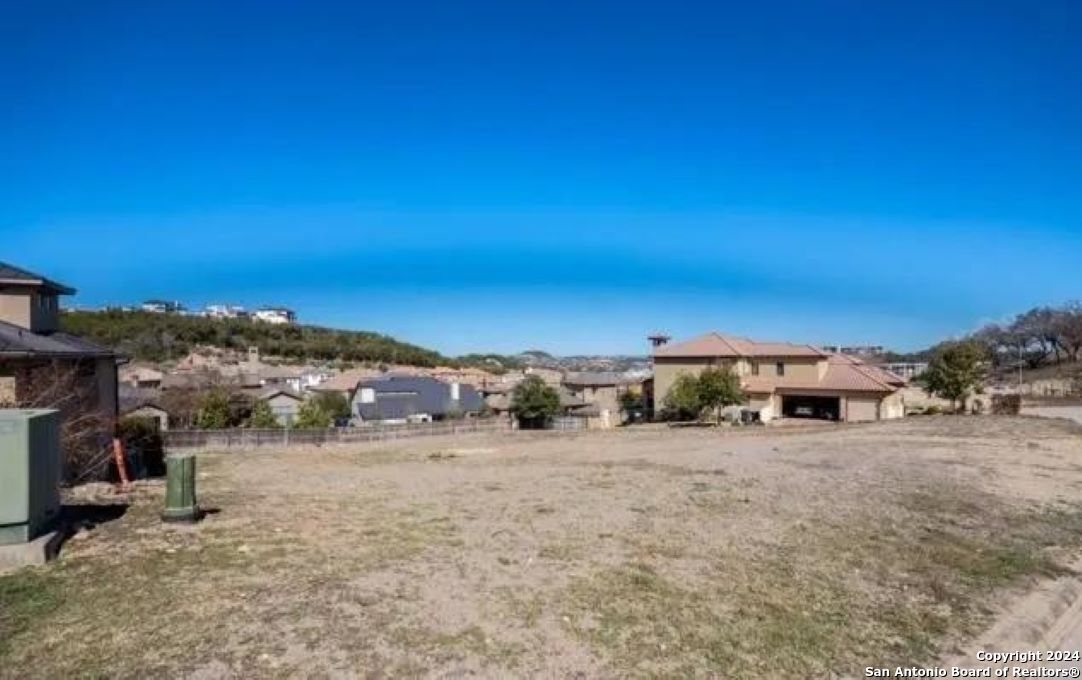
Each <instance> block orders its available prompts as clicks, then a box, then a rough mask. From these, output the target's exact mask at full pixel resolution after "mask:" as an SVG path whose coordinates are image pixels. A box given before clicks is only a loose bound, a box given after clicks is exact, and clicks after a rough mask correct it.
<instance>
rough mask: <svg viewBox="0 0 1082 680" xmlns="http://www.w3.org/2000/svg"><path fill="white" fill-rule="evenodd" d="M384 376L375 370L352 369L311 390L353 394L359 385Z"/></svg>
mask: <svg viewBox="0 0 1082 680" xmlns="http://www.w3.org/2000/svg"><path fill="white" fill-rule="evenodd" d="M381 375H383V373H381V372H380V371H378V370H376V369H374V368H351V369H349V370H347V371H342V372H341V373H339V374H338V375H335V376H331V378H330V379H329V380H327V381H326V382H323V383H320V384H319V385H316V386H314V387H312V388H310V389H311V391H313V392H352V391H353V390H355V389H357V383H359V382H361V381H362V380H369V379H371V378H376V377H379V376H381Z"/></svg>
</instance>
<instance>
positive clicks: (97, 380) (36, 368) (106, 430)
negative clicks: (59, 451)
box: [0, 262, 119, 463]
mask: <svg viewBox="0 0 1082 680" xmlns="http://www.w3.org/2000/svg"><path fill="white" fill-rule="evenodd" d="M74 292H75V291H74V290H73V289H72V288H69V287H68V286H65V285H62V284H59V283H57V282H55V281H50V280H49V279H47V278H45V277H44V276H41V275H40V274H35V273H33V272H29V271H26V270H25V269H21V268H19V267H15V266H13V265H9V264H5V263H3V262H0V407H2V406H3V405H7V406H16V407H20V408H57V409H59V410H60V411H61V412H62V413H63V415H64V446H65V448H66V449H67V451H66V455H67V457H68V461H69V463H70V462H72V461H73V460H75V459H76V458H79V457H80V456H92V455H94V452H96V451H98V450H99V449H101V448H102V447H107V446H108V444H109V441H110V440H111V438H112V436H113V433H114V430H115V427H116V417H117V363H118V360H119V357H118V356H117V354H116V352H114V351H113V350H111V349H109V348H107V347H102V346H100V345H97V344H95V343H92V342H90V341H88V340H84V339H83V338H80V337H77V336H74V335H70V334H68V333H65V332H63V331H61V330H60V304H59V297H60V296H61V295H71V294H73V293H74Z"/></svg>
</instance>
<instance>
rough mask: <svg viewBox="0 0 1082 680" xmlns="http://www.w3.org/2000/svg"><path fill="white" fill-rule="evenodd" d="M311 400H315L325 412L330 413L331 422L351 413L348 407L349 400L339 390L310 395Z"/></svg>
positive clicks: (345, 417) (346, 417)
mask: <svg viewBox="0 0 1082 680" xmlns="http://www.w3.org/2000/svg"><path fill="white" fill-rule="evenodd" d="M311 401H313V402H315V403H316V404H317V405H318V406H319V408H320V409H322V410H323V411H324V412H325V413H328V414H330V416H331V421H332V422H333V421H336V420H340V419H348V418H349V417H350V416H351V415H352V413H351V412H350V409H349V400H348V399H346V397H345V395H343V394H341V393H339V392H321V393H319V394H317V395H316V396H314V397H312V399H311Z"/></svg>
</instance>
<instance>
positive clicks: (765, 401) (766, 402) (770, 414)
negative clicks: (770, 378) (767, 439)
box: [748, 394, 781, 423]
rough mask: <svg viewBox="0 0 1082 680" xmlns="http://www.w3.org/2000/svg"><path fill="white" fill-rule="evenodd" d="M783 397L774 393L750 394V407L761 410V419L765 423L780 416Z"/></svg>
mask: <svg viewBox="0 0 1082 680" xmlns="http://www.w3.org/2000/svg"><path fill="white" fill-rule="evenodd" d="M780 401H781V399H780V398H779V397H778V396H777V395H774V394H749V395H748V408H750V409H751V410H753V411H758V412H759V419H760V420H761V421H763V422H764V423H766V422H770V421H771V420H773V419H774V418H776V417H778V415H779V413H780V411H781V408H780V404H779V402H780Z"/></svg>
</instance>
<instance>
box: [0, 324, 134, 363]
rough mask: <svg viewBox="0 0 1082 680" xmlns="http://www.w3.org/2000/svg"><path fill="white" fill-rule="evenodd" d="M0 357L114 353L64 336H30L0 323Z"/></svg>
mask: <svg viewBox="0 0 1082 680" xmlns="http://www.w3.org/2000/svg"><path fill="white" fill-rule="evenodd" d="M0 356H3V357H36V356H40V357H50V358H69V357H70V358H73V359H75V358H80V357H111V356H116V352H114V351H113V350H111V349H109V348H108V347H102V346H101V345H98V344H95V343H93V342H90V341H89V340H86V339H84V338H80V337H78V336H75V335H70V334H68V333H59V332H58V333H49V334H48V335H45V334H43V333H32V332H30V331H29V330H27V329H25V328H20V327H19V326H16V325H14V324H10V323H7V322H6V321H0Z"/></svg>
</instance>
